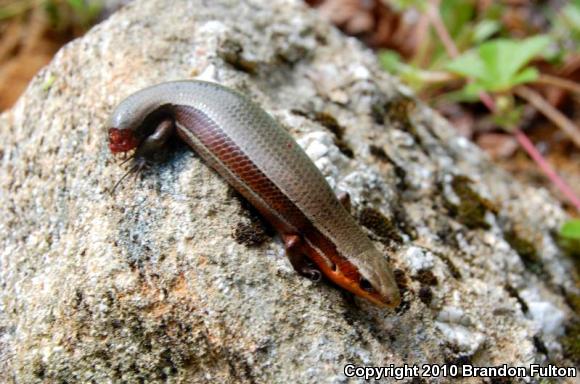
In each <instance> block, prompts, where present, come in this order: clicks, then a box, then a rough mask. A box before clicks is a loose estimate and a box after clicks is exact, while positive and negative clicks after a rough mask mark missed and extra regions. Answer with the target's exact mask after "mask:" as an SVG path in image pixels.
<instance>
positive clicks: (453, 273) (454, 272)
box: [438, 254, 462, 279]
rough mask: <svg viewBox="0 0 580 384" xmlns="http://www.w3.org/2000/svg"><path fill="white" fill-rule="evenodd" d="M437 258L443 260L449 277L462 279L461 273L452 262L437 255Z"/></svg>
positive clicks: (445, 257)
mask: <svg viewBox="0 0 580 384" xmlns="http://www.w3.org/2000/svg"><path fill="white" fill-rule="evenodd" d="M438 256H439V257H440V258H441V260H443V262H444V263H445V264H447V268H449V272H450V273H451V276H453V277H454V278H456V279H461V278H462V276H461V272H459V268H457V266H456V265H455V264H454V263H453V261H451V260H450V259H449V258H448V257H447V256H444V255H442V254H438Z"/></svg>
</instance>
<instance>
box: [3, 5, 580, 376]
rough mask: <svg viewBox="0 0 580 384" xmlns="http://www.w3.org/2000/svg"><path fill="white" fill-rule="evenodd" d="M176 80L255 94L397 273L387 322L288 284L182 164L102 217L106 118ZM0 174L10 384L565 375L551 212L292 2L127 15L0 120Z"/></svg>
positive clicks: (147, 181) (274, 255) (121, 195)
mask: <svg viewBox="0 0 580 384" xmlns="http://www.w3.org/2000/svg"><path fill="white" fill-rule="evenodd" d="M188 78H202V79H206V80H213V81H217V82H220V83H222V84H225V85H228V86H230V87H233V88H235V89H238V90H241V91H242V92H245V93H246V94H248V95H249V96H250V97H251V98H252V99H254V100H255V101H257V102H258V103H260V104H261V105H262V106H263V107H264V108H265V109H266V110H267V111H268V112H269V113H270V114H272V115H273V116H274V117H275V118H276V119H278V120H279V121H280V122H281V123H282V124H283V126H284V127H285V128H287V129H288V130H289V131H290V132H291V134H292V135H293V136H295V137H296V138H297V140H298V141H299V142H300V144H301V145H302V146H303V147H304V148H305V149H306V151H307V153H308V154H309V156H311V157H312V159H313V160H314V161H315V162H316V164H317V165H318V166H319V167H320V169H321V170H322V171H323V173H324V174H325V176H326V177H327V179H328V181H329V182H330V183H331V185H332V186H333V188H335V189H336V190H337V191H347V192H349V193H350V195H351V197H352V202H353V206H354V208H353V214H354V215H356V217H357V219H358V220H359V221H360V223H361V225H363V226H364V228H365V230H366V231H367V232H368V234H369V236H371V238H372V239H373V240H375V241H376V244H377V246H378V247H379V248H380V249H381V250H383V251H384V253H385V255H388V258H389V259H390V261H391V263H392V265H393V266H394V268H396V270H397V276H398V279H399V284H400V287H401V290H402V291H403V293H404V296H403V297H404V301H403V304H402V306H401V307H400V308H399V309H397V310H393V311H388V310H380V309H377V308H375V307H373V306H371V305H369V304H367V303H364V302H362V301H359V300H358V299H355V300H354V301H353V300H350V299H349V298H348V297H347V296H346V295H345V294H344V293H342V292H341V291H340V290H338V289H336V288H334V287H332V286H330V285H328V284H324V283H322V284H315V283H313V282H311V281H309V280H306V279H304V278H302V277H300V276H298V275H297V274H296V273H295V272H294V271H293V270H292V268H291V266H290V264H289V262H288V261H287V259H286V258H285V256H284V251H283V246H282V243H281V241H280V239H279V238H277V237H276V236H271V235H269V234H268V233H269V231H268V228H267V227H265V226H264V224H262V223H261V222H260V221H259V220H257V219H256V217H255V214H254V213H253V212H252V211H251V210H249V209H248V207H247V205H246V204H244V203H243V202H242V201H241V200H240V198H239V197H238V196H237V194H236V193H232V191H231V188H230V187H229V186H228V185H227V184H226V183H225V182H224V181H223V180H222V179H221V178H220V177H218V176H217V175H216V174H215V173H214V172H213V171H211V170H210V169H209V168H208V167H207V166H205V165H204V164H203V162H202V161H200V159H199V157H198V156H196V155H195V154H194V153H192V152H191V151H190V150H189V149H188V148H187V147H185V146H177V148H176V150H175V151H174V152H173V153H171V154H170V155H169V156H168V158H166V159H165V160H164V161H161V162H160V163H159V164H155V165H153V166H152V167H151V168H150V169H148V170H146V171H145V172H143V173H142V174H141V175H140V177H138V178H137V179H136V180H128V181H126V182H125V183H123V184H122V185H121V186H120V187H119V188H118V189H117V191H116V192H115V193H114V194H113V195H111V194H109V193H108V191H109V189H111V187H112V186H113V184H114V183H115V182H116V181H117V180H118V179H119V178H120V177H121V175H122V174H123V172H124V170H125V169H126V168H125V167H124V166H120V165H119V161H118V160H117V159H115V158H114V157H113V156H112V155H111V153H110V152H109V150H108V148H107V126H106V121H107V117H108V115H109V114H110V112H111V110H112V109H113V108H114V106H115V105H116V104H117V103H118V102H119V101H120V100H122V99H123V98H124V97H125V96H127V95H128V94H130V93H131V92H134V91H136V90H138V89H140V88H142V87H144V86H147V85H150V84H154V83H158V82H162V81H167V80H175V79H188ZM0 158H1V159H2V160H1V161H2V163H1V164H2V166H1V169H0V216H1V217H2V221H1V222H0V244H1V247H0V268H1V270H0V283H1V286H2V293H1V299H2V301H1V306H0V354H1V357H0V380H1V381H3V382H17V383H36V382H48V383H64V382H67V383H73V382H74V383H81V382H82V383H84V382H87V383H90V382H94V383H113V382H115V383H117V382H127V383H140V382H172V383H178V382H191V383H204V382H210V381H211V382H231V383H234V382H235V383H245V382H248V383H291V382H299V383H320V382H328V383H341V382H347V381H348V382H355V381H358V380H359V379H347V378H346V376H345V374H344V372H343V367H344V366H345V365H346V364H349V363H351V364H355V365H374V366H388V365H389V364H394V365H396V366H400V365H403V364H405V363H406V364H417V365H422V364H426V363H438V364H443V363H446V362H460V361H462V362H472V363H473V364H476V365H498V364H503V363H506V364H509V365H525V364H529V363H530V362H547V361H552V362H560V363H566V360H565V359H564V357H563V354H562V346H561V344H560V342H559V337H560V336H561V335H562V332H563V329H564V324H565V322H566V321H568V319H569V318H570V317H571V315H572V311H571V309H570V308H569V307H568V305H567V304H566V298H565V296H566V295H573V294H574V293H578V292H577V288H575V287H574V276H572V272H571V271H572V270H573V268H571V264H570V261H569V260H567V259H566V258H565V257H564V256H563V255H562V254H561V251H560V250H559V249H558V247H557V246H556V244H555V242H554V239H553V236H552V233H553V231H554V230H556V229H557V228H558V226H559V225H560V224H561V223H562V222H563V220H565V214H564V213H563V211H562V210H561V209H560V207H559V206H558V204H557V203H556V201H555V200H554V199H553V198H552V197H550V196H549V195H548V194H547V193H546V192H545V191H544V190H537V189H534V188H531V187H528V186H525V185H521V184H518V183H516V182H514V180H513V179H512V178H511V177H510V176H509V175H506V174H504V173H503V172H501V171H500V170H498V169H497V168H496V167H494V166H493V165H492V164H491V163H490V162H489V161H488V160H487V159H486V158H485V156H484V155H483V154H482V153H481V152H480V151H479V150H478V149H477V148H476V147H475V146H474V145H473V144H472V143H470V142H469V141H467V140H465V139H463V138H461V137H459V136H458V135H457V134H456V132H455V131H454V130H453V128H452V127H450V126H449V124H448V123H447V122H446V121H445V120H443V119H442V118H441V117H439V116H438V115H437V114H436V113H434V112H433V111H432V110H430V109H429V108H428V107H426V106H425V105H423V104H421V103H420V102H418V101H417V100H416V99H415V98H414V97H413V96H411V95H410V93H409V91H408V90H406V89H404V87H403V86H401V85H400V84H399V83H398V82H397V80H396V79H394V78H392V77H391V76H389V75H388V74H387V73H385V72H383V71H381V70H380V69H379V66H378V65H377V63H376V61H375V58H374V57H373V55H372V54H371V53H370V52H369V51H367V50H365V49H364V48H363V47H361V45H360V44H359V43H357V42H356V41H355V40H354V39H351V38H347V37H345V36H342V35H341V34H340V33H339V32H337V31H336V30H335V29H333V28H332V27H330V26H329V25H327V24H326V23H325V22H324V21H322V20H321V19H320V18H319V17H318V16H317V15H316V13H315V12H313V11H311V10H309V9H307V8H306V7H305V6H304V5H303V4H302V3H301V2H297V1H284V0H269V1H267V2H266V1H258V0H255V1H201V0H199V1H184V2H175V3H173V5H172V6H167V2H166V1H161V0H150V1H135V2H132V3H130V4H129V5H128V6H126V7H125V8H123V9H122V10H120V11H119V12H117V13H116V14H114V15H112V16H111V17H110V18H109V19H108V20H106V21H104V22H103V23H102V24H100V25H98V26H96V27H95V28H93V29H92V30H91V31H90V32H89V33H88V34H87V35H86V36H85V37H83V38H82V39H78V40H76V41H74V42H72V43H71V44H69V45H67V46H66V47H64V48H63V49H62V50H61V51H60V52H59V53H58V54H57V56H56V57H55V58H54V60H53V62H52V63H51V64H50V65H49V66H48V67H46V68H45V69H44V70H42V71H41V73H39V74H38V76H36V78H35V79H34V80H33V81H32V83H31V84H30V86H29V88H28V90H27V91H26V93H25V94H24V96H23V97H22V98H21V99H20V101H19V102H18V103H17V105H16V106H15V107H14V108H13V109H12V110H10V111H8V112H6V113H4V114H3V115H2V116H1V117H0ZM361 381H362V380H361ZM389 381H393V382H394V379H389ZM436 381H438V382H447V381H449V379H445V378H439V379H437V380H436Z"/></svg>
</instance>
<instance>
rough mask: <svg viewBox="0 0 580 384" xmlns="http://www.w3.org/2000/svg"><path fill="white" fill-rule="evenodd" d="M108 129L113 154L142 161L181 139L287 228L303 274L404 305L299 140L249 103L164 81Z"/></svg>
mask: <svg viewBox="0 0 580 384" xmlns="http://www.w3.org/2000/svg"><path fill="white" fill-rule="evenodd" d="M109 124H110V125H109V127H110V128H109V148H110V150H111V151H112V152H113V153H118V152H126V151H130V150H133V149H135V157H136V159H138V161H141V159H144V158H145V157H147V156H149V155H150V154H151V153H153V152H155V151H157V150H159V149H160V148H162V147H164V146H165V144H166V143H167V139H168V138H169V137H171V136H172V135H173V134H175V133H176V134H177V135H178V136H179V137H180V138H181V139H182V140H183V141H185V142H186V143H187V144H189V145H190V146H191V147H192V148H193V150H195V151H196V152H197V153H198V154H199V155H200V156H201V157H202V158H203V159H204V160H205V161H206V162H207V164H209V165H210V166H211V167H212V168H213V169H215V170H216V171H217V172H218V173H219V174H220V175H221V176H222V177H223V178H224V179H225V180H226V181H227V182H228V183H230V184H231V185H232V186H233V187H234V188H235V189H236V190H237V191H238V192H240V193H241V194H242V195H243V196H244V197H245V198H246V199H247V200H248V201H249V202H250V203H251V204H252V205H254V206H255V207H256V208H257V210H258V211H259V212H260V213H261V214H262V215H263V216H264V218H265V219H266V220H267V221H268V222H269V223H270V224H271V225H272V226H273V227H274V228H275V229H276V230H277V231H278V233H279V234H280V235H281V237H282V239H283V240H284V243H285V247H286V253H287V255H288V257H289V259H290V262H291V264H292V266H293V267H294V269H295V270H296V271H297V272H298V273H300V274H302V275H305V276H309V277H311V278H316V277H319V276H320V273H322V274H323V275H324V276H325V277H327V278H328V279H329V280H331V281H332V282H334V283H335V284H337V285H338V286H340V287H342V288H344V289H346V290H348V291H350V292H352V293H354V294H355V295H357V296H359V297H363V298H365V299H367V300H369V301H370V302H372V303H374V304H376V305H379V306H383V307H384V306H389V307H396V306H398V305H399V303H400V296H399V290H398V287H397V285H396V283H395V280H394V278H393V274H392V272H391V269H390V267H389V265H388V263H387V261H386V259H385V256H384V255H383V254H381V253H380V252H379V251H378V250H377V249H376V248H375V246H374V245H373V243H372V242H371V241H370V239H369V238H368V237H367V236H366V235H365V234H364V233H363V232H362V230H361V228H360V227H359V226H358V224H357V223H356V221H355V220H354V218H353V217H352V216H351V215H350V213H349V212H348V211H347V210H346V209H345V207H344V206H343V205H342V204H341V202H340V201H339V200H338V199H337V197H336V196H335V194H334V193H333V191H332V189H331V188H330V186H329V185H328V183H327V182H326V180H325V179H324V177H323V175H322V174H321V172H320V171H319V170H318V168H317V167H316V166H315V165H314V163H313V162H312V161H311V160H310V158H308V156H307V155H306V154H305V153H304V151H303V150H302V149H301V148H300V146H299V145H298V144H297V143H296V141H294V139H293V138H292V137H291V136H290V134H289V133H288V132H286V130H284V129H283V128H282V127H281V126H280V125H279V124H278V123H277V122H276V121H275V120H274V119H273V118H272V117H270V115H268V114H267V113H266V112H265V111H264V110H263V109H262V108H261V107H259V106H258V105H257V104H255V103H253V102H252V101H250V100H249V99H248V98H247V97H246V96H244V95H242V94H241V93H239V92H236V91H234V90H232V89H229V88H226V87H224V86H221V85H219V84H216V83H210V82H205V81H197V80H192V81H174V82H167V83H162V84H158V85H154V86H151V87H149V88H145V89H143V90H141V91H138V92H136V93H134V94H133V95H131V96H129V97H128V98H126V99H125V100H124V101H122V102H121V103H120V104H119V106H118V107H117V108H116V109H115V111H114V112H113V114H112V116H111V119H110V123H109Z"/></svg>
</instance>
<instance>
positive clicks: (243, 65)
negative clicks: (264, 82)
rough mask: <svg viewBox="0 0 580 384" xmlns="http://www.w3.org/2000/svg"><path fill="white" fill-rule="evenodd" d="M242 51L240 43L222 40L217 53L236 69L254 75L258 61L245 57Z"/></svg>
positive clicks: (256, 71)
mask: <svg viewBox="0 0 580 384" xmlns="http://www.w3.org/2000/svg"><path fill="white" fill-rule="evenodd" d="M243 53H244V48H243V47H242V45H241V44H240V43H239V42H238V41H233V40H228V41H226V42H224V44H223V46H222V47H221V49H220V51H219V55H220V56H221V58H222V59H223V60H224V61H225V62H226V63H228V64H230V65H231V66H232V67H234V68H236V69H237V70H240V71H242V72H246V73H249V74H251V75H255V74H256V73H258V62H256V61H251V60H247V59H245V58H244V55H243Z"/></svg>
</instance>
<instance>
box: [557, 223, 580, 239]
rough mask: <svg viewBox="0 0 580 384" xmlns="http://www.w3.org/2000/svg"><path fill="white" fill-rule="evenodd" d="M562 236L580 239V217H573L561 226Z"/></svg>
mask: <svg viewBox="0 0 580 384" xmlns="http://www.w3.org/2000/svg"><path fill="white" fill-rule="evenodd" d="M560 236H561V237H563V238H566V239H570V240H580V219H571V220H568V221H567V222H565V223H564V225H562V228H560Z"/></svg>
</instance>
